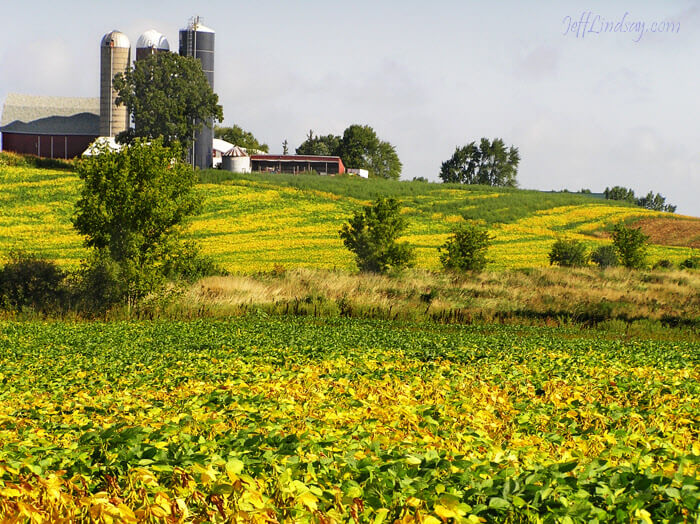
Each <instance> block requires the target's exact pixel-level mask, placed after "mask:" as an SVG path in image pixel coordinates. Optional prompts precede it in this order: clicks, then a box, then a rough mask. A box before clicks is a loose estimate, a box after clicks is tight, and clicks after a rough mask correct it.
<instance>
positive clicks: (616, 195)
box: [603, 186, 676, 213]
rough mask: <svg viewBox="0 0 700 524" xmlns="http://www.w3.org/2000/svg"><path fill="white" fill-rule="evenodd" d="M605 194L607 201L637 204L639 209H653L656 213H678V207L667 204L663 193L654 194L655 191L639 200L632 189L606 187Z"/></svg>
mask: <svg viewBox="0 0 700 524" xmlns="http://www.w3.org/2000/svg"><path fill="white" fill-rule="evenodd" d="M603 194H604V195H605V198H606V199H607V200H622V201H623V202H629V203H630V204H636V205H638V206H639V207H643V208H645V209H652V210H654V211H665V212H667V213H675V212H676V206H674V205H671V204H667V203H666V197H664V196H663V195H662V194H661V193H656V194H654V192H653V191H649V192H648V193H647V194H646V196H643V197H641V198H637V197H636V196H634V191H633V190H632V189H629V188H626V187H622V186H613V187H606V188H605V191H604V192H603Z"/></svg>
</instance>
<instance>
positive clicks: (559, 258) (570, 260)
mask: <svg viewBox="0 0 700 524" xmlns="http://www.w3.org/2000/svg"><path fill="white" fill-rule="evenodd" d="M587 263H588V256H587V254H586V245H585V244H584V243H583V242H581V241H579V240H564V239H559V240H557V241H556V242H555V243H554V245H552V249H551V251H550V252H549V264H550V265H555V264H556V265H558V266H563V267H581V266H585V265H586V264H587Z"/></svg>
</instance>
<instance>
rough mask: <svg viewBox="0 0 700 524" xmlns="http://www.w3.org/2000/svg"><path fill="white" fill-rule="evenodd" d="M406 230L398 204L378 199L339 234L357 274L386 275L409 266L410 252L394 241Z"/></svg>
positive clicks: (392, 200) (404, 246) (344, 225)
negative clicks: (349, 253) (350, 255)
mask: <svg viewBox="0 0 700 524" xmlns="http://www.w3.org/2000/svg"><path fill="white" fill-rule="evenodd" d="M406 226H407V224H406V220H405V219H404V218H403V217H402V216H401V214H400V206H399V203H398V202H397V201H396V200H394V199H393V198H390V199H388V200H387V199H384V198H378V199H377V200H376V201H375V202H374V204H373V205H371V206H366V207H365V209H364V210H363V211H356V212H355V214H354V215H353V217H352V218H351V219H350V220H349V221H348V223H347V224H343V227H342V228H341V229H340V232H339V233H340V237H341V238H342V239H343V244H344V245H345V247H347V248H348V249H349V250H350V251H352V252H353V253H354V254H355V259H356V261H357V266H358V268H359V269H360V271H369V272H373V273H386V272H387V271H389V270H394V269H403V268H405V267H408V266H410V265H411V264H412V262H413V258H414V253H413V249H412V248H411V247H410V246H409V245H408V244H407V243H402V244H399V243H398V242H397V241H396V240H397V239H398V237H399V236H400V235H401V233H402V232H403V231H404V230H405V229H406Z"/></svg>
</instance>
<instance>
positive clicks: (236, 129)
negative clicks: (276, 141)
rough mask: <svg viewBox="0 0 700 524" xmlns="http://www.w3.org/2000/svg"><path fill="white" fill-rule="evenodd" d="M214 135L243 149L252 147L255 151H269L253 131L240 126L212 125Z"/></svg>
mask: <svg viewBox="0 0 700 524" xmlns="http://www.w3.org/2000/svg"><path fill="white" fill-rule="evenodd" d="M214 136H215V137H216V138H220V139H221V140H226V142H230V143H231V144H233V145H234V146H238V147H242V148H243V149H252V150H257V151H264V152H265V153H267V152H269V151H270V148H269V146H268V145H267V144H261V143H260V142H259V141H258V139H257V138H255V136H253V133H251V132H249V131H246V130H244V129H243V128H241V127H240V126H238V125H236V124H234V125H233V127H223V126H214Z"/></svg>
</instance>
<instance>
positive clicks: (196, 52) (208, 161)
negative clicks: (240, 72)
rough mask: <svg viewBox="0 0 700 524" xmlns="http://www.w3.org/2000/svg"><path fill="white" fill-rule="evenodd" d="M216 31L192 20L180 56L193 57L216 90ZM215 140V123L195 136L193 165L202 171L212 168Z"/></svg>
mask: <svg viewBox="0 0 700 524" xmlns="http://www.w3.org/2000/svg"><path fill="white" fill-rule="evenodd" d="M214 36H215V33H214V30H212V29H209V28H208V27H206V26H204V25H203V24H201V23H200V20H199V17H198V16H197V17H194V18H193V19H192V20H190V22H189V24H188V25H187V28H186V29H181V30H180V55H181V56H193V57H195V58H197V59H199V61H200V62H201V64H202V71H204V75H205V76H206V77H207V80H208V81H209V85H210V86H211V88H212V89H214ZM213 139H214V122H213V121H211V120H210V121H207V122H205V123H204V126H203V127H202V130H201V131H200V132H199V133H198V134H197V135H196V136H195V141H194V146H193V148H192V151H190V158H191V161H192V164H193V165H195V166H197V167H199V168H200V169H207V168H210V167H212V140H213Z"/></svg>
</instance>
